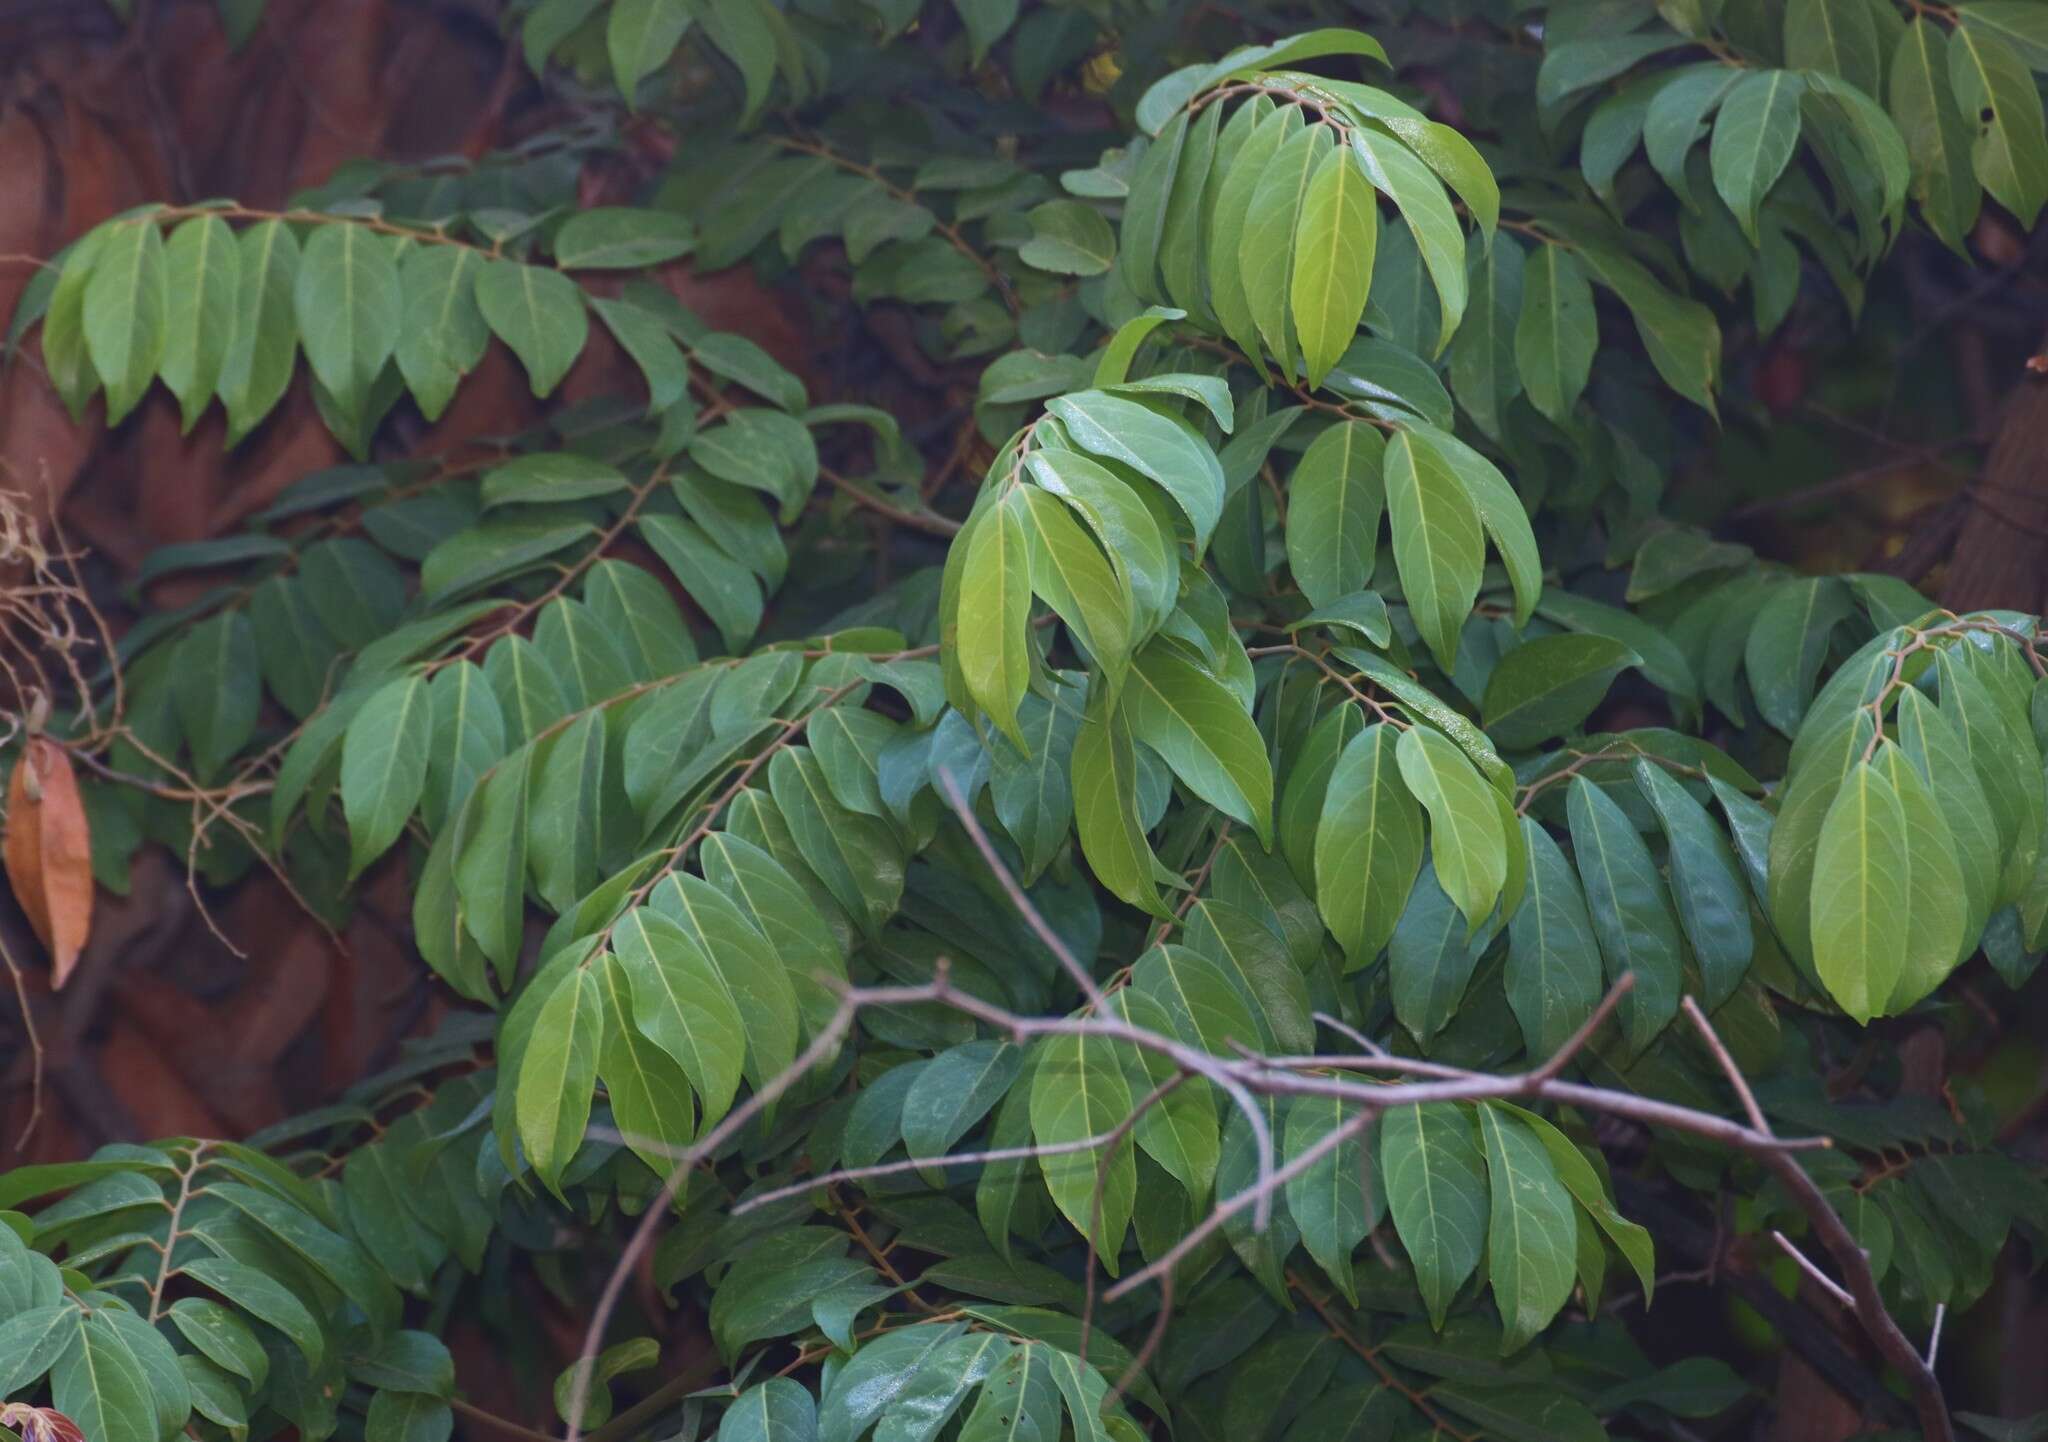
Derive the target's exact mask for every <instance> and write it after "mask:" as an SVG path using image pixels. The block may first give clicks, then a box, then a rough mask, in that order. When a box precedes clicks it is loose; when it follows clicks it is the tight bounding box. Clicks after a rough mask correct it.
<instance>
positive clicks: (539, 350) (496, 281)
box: [476, 260, 590, 396]
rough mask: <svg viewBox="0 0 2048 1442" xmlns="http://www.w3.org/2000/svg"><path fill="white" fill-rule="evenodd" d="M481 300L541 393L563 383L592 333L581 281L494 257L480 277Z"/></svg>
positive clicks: (478, 292)
mask: <svg viewBox="0 0 2048 1442" xmlns="http://www.w3.org/2000/svg"><path fill="white" fill-rule="evenodd" d="M476 303H477V308H478V309H479V310H480V311H482V313H483V317H484V321H485V323H486V324H488V325H489V326H490V328H491V330H492V332H493V333H494V334H496V335H497V337H498V338H499V339H500V340H502V341H504V342H505V344H506V345H508V346H510V347H511V348H512V353H513V354H514V355H516V356H518V357H519V360H520V363H521V364H522V365H524V366H525V367H526V375H527V379H528V380H529V381H531V382H532V385H533V393H534V394H535V395H536V396H546V395H547V394H549V393H550V392H551V391H553V390H554V388H555V387H556V386H557V385H559V384H560V383H561V380H562V377H563V376H565V375H567V374H568V373H569V367H570V366H572V365H574V364H575V363H576V358H577V357H578V356H579V355H581V354H582V353H583V343H584V341H585V340H587V339H588V338H589V335H590V317H589V315H588V314H587V313H586V312H585V310H584V307H583V292H582V291H581V290H579V289H578V288H577V286H576V282H574V281H572V280H570V279H569V278H568V277H567V276H565V275H562V274H560V273H559V272H556V271H552V270H543V269H541V268H540V267H539V266H533V265H522V264H520V263H519V262H518V261H513V260H494V261H491V262H490V263H489V264H488V265H486V266H485V267H484V268H483V272H482V273H481V274H480V275H478V276H477V278H476Z"/></svg>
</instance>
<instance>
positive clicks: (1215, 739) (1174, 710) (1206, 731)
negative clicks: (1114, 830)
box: [1124, 642, 1273, 846]
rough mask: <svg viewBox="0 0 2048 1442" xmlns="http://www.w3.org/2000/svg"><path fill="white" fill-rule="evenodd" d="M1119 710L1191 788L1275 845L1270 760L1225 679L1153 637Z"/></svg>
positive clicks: (1136, 663) (1133, 668) (1138, 660)
mask: <svg viewBox="0 0 2048 1442" xmlns="http://www.w3.org/2000/svg"><path fill="white" fill-rule="evenodd" d="M1124 714H1125V715H1126V717H1127V718H1128V719H1129V722H1130V727H1131V732H1132V734H1133V735H1134V736H1136V737H1137V739H1138V740H1140V741H1143V742H1144V743H1145V744H1146V745H1147V746H1149V747H1151V748H1152V749H1153V750H1154V751H1156V752H1158V753H1159V755H1160V758H1161V759H1162V760H1164V761H1165V762H1166V764H1167V765H1168V766H1170V767H1172V768H1173V772H1174V774H1175V775H1176V776H1178V777H1179V778H1180V779H1181V781H1182V782H1184V783H1185V784H1186V785H1187V787H1188V789H1189V790H1190V791H1193V792H1194V793H1195V794H1196V795H1197V796H1199V797H1201V798H1202V799H1203V800H1204V801H1207V802H1208V803H1209V804H1210V805H1212V806H1214V807H1216V808H1217V809H1218V810H1220V811H1222V812H1224V813H1225V814H1227V815H1229V816H1231V817H1234V818H1235V819H1236V820H1238V821H1241V822H1243V823H1244V824H1245V825H1247V826H1249V827H1251V828H1252V829H1253V830H1254V831H1256V832H1257V833H1258V835H1259V840H1260V843H1261V844H1262V845H1266V846H1271V845H1272V844H1273V769H1272V764H1271V762H1270V761H1269V760H1268V759H1267V756H1266V746H1265V742H1264V741H1263V740H1262V739H1261V738H1260V736H1259V732H1258V727H1257V725H1256V724H1255V723H1254V722H1253V720H1252V718H1251V716H1250V715H1249V714H1248V713H1247V712H1246V711H1245V708H1244V707H1243V705H1241V704H1240V703H1239V701H1238V699H1237V697H1235V696H1234V695H1232V694H1231V692H1230V690H1229V689H1228V688H1227V687H1225V686H1224V685H1223V683H1222V682H1220V681H1218V680H1217V679H1216V678H1215V677H1213V676H1211V675H1210V674H1209V673H1208V672H1207V671H1204V670H1203V669H1202V668H1201V667H1199V666H1196V665H1195V664H1194V663H1193V662H1191V661H1188V660H1186V659H1184V657H1183V656H1182V654H1180V653H1179V652H1177V651H1175V650H1174V649H1173V648H1171V647H1170V646H1169V645H1167V644H1165V643H1163V642H1155V643H1154V644H1153V645H1151V646H1148V647H1147V648H1146V649H1145V650H1143V651H1141V652H1140V653H1139V654H1138V656H1137V658H1136V660H1134V661H1133V662H1132V665H1131V677H1130V682H1129V685H1128V688H1127V690H1126V692H1125V697H1124Z"/></svg>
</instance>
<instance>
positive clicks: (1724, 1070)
mask: <svg viewBox="0 0 2048 1442" xmlns="http://www.w3.org/2000/svg"><path fill="white" fill-rule="evenodd" d="M1678 1004H1679V1005H1680V1006H1681V1007H1683V1008H1684V1009H1685V1014H1686V1016H1687V1017H1689V1018H1690V1019H1691V1021H1692V1024H1693V1026H1694V1027H1696V1028H1698V1030H1699V1034H1700V1036H1701V1037H1702V1038H1703V1039H1704V1040H1705V1041H1706V1043H1707V1050H1708V1051H1711V1052H1712V1053H1713V1054H1714V1060H1715V1061H1716V1062H1718V1063H1719V1064H1720V1067H1721V1074H1722V1075H1723V1076H1725V1077H1727V1078H1728V1085H1730V1086H1732V1087H1734V1088H1735V1095H1736V1098H1737V1099H1738V1100H1739V1101H1741V1103H1742V1110H1743V1111H1744V1112H1746V1113H1747V1114H1748V1116H1749V1124H1750V1125H1751V1126H1753V1127H1755V1128H1756V1129H1757V1130H1758V1131H1760V1132H1762V1133H1763V1134H1764V1135H1765V1136H1770V1135H1771V1124H1770V1123H1769V1122H1768V1121H1766V1120H1764V1110H1763V1108H1762V1107H1760V1106H1758V1105H1757V1104H1756V1093H1755V1092H1753V1091H1751V1090H1750V1089H1749V1082H1748V1081H1747V1080H1746V1079H1745V1078H1744V1077H1743V1075H1742V1069H1741V1068H1740V1067H1738V1066H1736V1065H1735V1058H1734V1057H1732V1056H1730V1055H1729V1054H1728V1048H1727V1046H1726V1045H1724V1044H1723V1043H1722V1041H1721V1034H1720V1033H1719V1032H1717V1031H1715V1030H1714V1026H1713V1023H1712V1022H1710V1021H1708V1020H1707V1014H1706V1012H1704V1011H1702V1010H1701V1009H1700V1004H1699V1003H1698V1002H1697V1001H1694V1000H1693V998H1692V994H1691V993H1690V992H1688V993H1687V994H1686V995H1685V997H1684V998H1683V999H1682V1000H1681V1001H1680V1002H1679V1003H1678Z"/></svg>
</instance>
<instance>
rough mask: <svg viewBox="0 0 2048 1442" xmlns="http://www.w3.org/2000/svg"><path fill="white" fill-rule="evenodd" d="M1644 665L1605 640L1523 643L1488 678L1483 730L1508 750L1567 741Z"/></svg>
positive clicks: (1482, 707)
mask: <svg viewBox="0 0 2048 1442" xmlns="http://www.w3.org/2000/svg"><path fill="white" fill-rule="evenodd" d="M1641 662H1642V658H1641V657H1640V656H1638V655H1636V653H1635V652H1634V651H1631V650H1630V649H1629V648H1628V647H1627V646H1625V645H1623V644H1622V643H1621V642H1619V641H1615V640H1612V639H1610V638H1608V637H1606V636H1591V635H1573V634H1569V633H1567V634H1562V635H1556V636H1537V637H1534V638H1532V639H1529V640H1526V641H1523V642H1522V643H1521V644H1520V645H1519V646H1516V647H1515V648H1514V649H1513V650H1512V651H1509V652H1508V653H1507V654H1506V655H1504V656H1502V657H1501V658H1500V662H1499V664H1497V665H1496V666H1495V667H1494V668H1493V674H1492V675H1490V676H1488V677H1487V680H1486V695H1485V698H1484V699H1483V700H1482V701H1481V702H1480V707H1479V711H1480V718H1481V724H1483V725H1484V726H1485V727H1486V731H1487V734H1488V735H1490V736H1491V737H1493V739H1494V740H1495V741H1496V742H1497V743H1499V744H1500V745H1501V746H1503V747H1505V748H1507V749H1509V750H1521V749H1525V748H1528V747H1533V746H1536V745H1539V744H1540V743H1542V742H1544V741H1547V740H1549V739H1550V738H1551V737H1553V736H1562V735H1566V734H1568V733H1570V732H1573V731H1576V730H1578V728H1579V727H1580V726H1581V725H1582V724H1583V723H1584V721H1585V719H1586V718H1587V717H1588V716H1590V715H1592V714H1593V712H1594V710H1595V709H1596V708H1598V706H1599V705H1600V703H1601V701H1603V700H1604V699H1606V696H1607V688H1608V687H1609V686H1610V685H1611V684H1613V681H1614V678H1615V677H1616V676H1618V675H1620V674H1621V672H1622V671H1624V670H1626V669H1627V668H1629V667H1630V666H1636V665H1640V664H1641Z"/></svg>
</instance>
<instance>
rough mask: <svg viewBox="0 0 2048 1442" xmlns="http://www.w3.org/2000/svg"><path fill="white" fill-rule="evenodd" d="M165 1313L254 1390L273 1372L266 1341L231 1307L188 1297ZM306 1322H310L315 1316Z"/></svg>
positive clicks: (182, 1333) (185, 1335) (196, 1345)
mask: <svg viewBox="0 0 2048 1442" xmlns="http://www.w3.org/2000/svg"><path fill="white" fill-rule="evenodd" d="M230 1265H232V1264H230ZM165 1315H166V1316H168V1317H169V1318H170V1319H171V1325H172V1326H174V1327H176V1328H177V1329H178V1333H179V1335H180V1336H182V1337H183V1338H184V1339H185V1340H186V1341H188V1342H190V1343H191V1344H192V1345H193V1347H194V1348H196V1349H197V1350H198V1351H199V1352H201V1353H203V1354H204V1355H205V1356H206V1357H207V1359H208V1360H210V1361H211V1362H213V1363H214V1364H215V1365H216V1366H218V1367H221V1368H224V1369H225V1370H227V1371H229V1372H232V1373H234V1374H235V1375H236V1376H238V1377H240V1378H242V1380H244V1381H245V1382H247V1383H248V1384H249V1386H250V1389H251V1390H255V1389H257V1388H260V1387H261V1386H262V1385H263V1381H264V1378H265V1377H267V1376H269V1374H270V1358H269V1357H268V1356H267V1355H266V1354H265V1353H264V1351H263V1344H262V1343H261V1342H258V1341H257V1340H256V1334H255V1333H254V1332H252V1331H250V1330H249V1324H248V1323H246V1322H244V1321H243V1320H242V1319H241V1318H240V1317H238V1316H236V1315H235V1314H234V1312H233V1311H232V1310H230V1309H229V1308H227V1307H223V1306H222V1305H221V1304H220V1303H218V1302H215V1301H211V1300H209V1299H207V1298H205V1297H184V1298H181V1299H179V1300H178V1301H176V1302H173V1303H172V1304H171V1306H170V1309H169V1310H168V1311H167V1312H166V1313H165ZM306 1322H307V1324H308V1325H310V1324H311V1322H312V1318H311V1317H308V1318H306Z"/></svg>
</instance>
